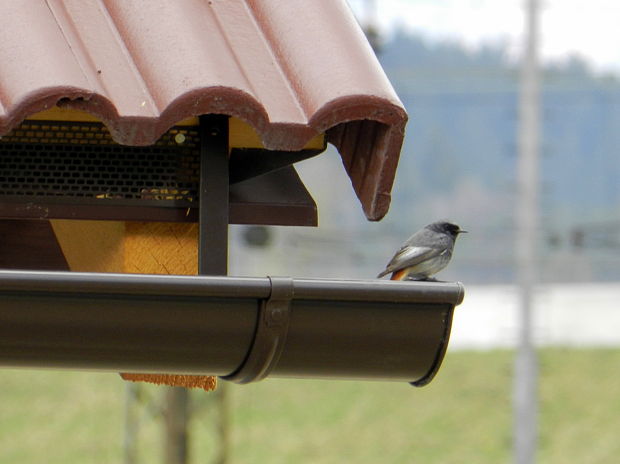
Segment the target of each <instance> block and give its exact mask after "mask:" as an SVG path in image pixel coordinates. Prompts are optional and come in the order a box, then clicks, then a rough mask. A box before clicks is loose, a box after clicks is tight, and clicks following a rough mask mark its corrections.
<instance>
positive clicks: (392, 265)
mask: <svg viewBox="0 0 620 464" xmlns="http://www.w3.org/2000/svg"><path fill="white" fill-rule="evenodd" d="M442 251H443V250H442V249H441V248H431V247H423V246H404V247H402V248H401V249H400V250H398V252H397V253H396V254H395V255H394V257H393V258H392V260H391V261H390V262H389V263H388V265H387V266H386V267H385V270H384V271H383V272H381V274H379V276H378V277H383V276H384V275H386V274H389V273H390V272H396V271H399V270H400V269H405V268H406V267H411V266H415V265H416V264H420V263H421V262H423V261H426V260H427V259H430V258H434V257H435V256H439V255H440V254H441V253H442Z"/></svg>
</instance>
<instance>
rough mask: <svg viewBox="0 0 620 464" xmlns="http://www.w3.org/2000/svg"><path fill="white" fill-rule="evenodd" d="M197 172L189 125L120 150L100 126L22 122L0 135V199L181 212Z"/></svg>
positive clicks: (193, 192) (195, 142) (195, 140)
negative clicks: (149, 204)
mask: <svg viewBox="0 0 620 464" xmlns="http://www.w3.org/2000/svg"><path fill="white" fill-rule="evenodd" d="M199 167H200V144H199V135H198V129H197V128H196V127H186V126H176V127H174V128H172V129H170V130H169V131H168V132H167V133H166V134H164V135H163V136H162V137H161V138H160V139H159V140H158V141H157V143H156V144H155V145H152V146H148V147H128V146H124V145H119V144H117V143H116V142H114V141H113V140H112V137H111V136H110V134H109V132H108V130H107V129H106V127H105V126H104V125H103V124H101V123H87V122H76V123H73V122H72V123H59V122H55V121H26V122H24V123H23V124H22V125H21V126H19V127H18V128H16V129H15V130H13V131H12V132H11V133H10V134H8V135H6V136H4V137H2V138H0V198H2V197H5V198H7V197H13V198H15V197H35V198H38V199H39V200H44V198H45V197H47V198H55V199H62V198H66V199H67V200H68V201H71V202H74V201H78V202H79V201H84V200H88V202H89V203H92V202H106V204H112V203H113V204H133V205H135V204H139V203H137V202H144V201H145V200H151V201H157V205H158V206H171V207H177V208H178V207H189V206H190V205H192V202H196V201H197V191H198V185H199Z"/></svg>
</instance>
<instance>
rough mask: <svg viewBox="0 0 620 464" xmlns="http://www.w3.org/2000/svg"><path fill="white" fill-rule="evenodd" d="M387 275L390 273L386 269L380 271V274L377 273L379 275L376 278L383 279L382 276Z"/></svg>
mask: <svg viewBox="0 0 620 464" xmlns="http://www.w3.org/2000/svg"><path fill="white" fill-rule="evenodd" d="M389 273H390V271H388V270H387V269H386V270H384V271H381V272H380V273H379V275H378V276H377V279H380V278H381V277H383V276H385V275H388V274H389Z"/></svg>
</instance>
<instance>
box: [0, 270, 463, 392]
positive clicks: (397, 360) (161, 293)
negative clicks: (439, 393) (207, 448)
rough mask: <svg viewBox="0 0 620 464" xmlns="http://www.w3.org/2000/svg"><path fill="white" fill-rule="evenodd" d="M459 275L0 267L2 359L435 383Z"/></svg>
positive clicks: (22, 363) (242, 375)
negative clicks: (447, 278)
mask: <svg viewBox="0 0 620 464" xmlns="http://www.w3.org/2000/svg"><path fill="white" fill-rule="evenodd" d="M463 294H464V293H463V286H462V285H461V284H460V283H451V282H395V281H394V282H393V281H382V280H327V279H297V278H290V277H211V276H208V277H207V276H168V275H166V276H164V275H141V274H97V273H74V272H51V273H50V272H31V271H0V366H5V367H33V368H60V369H88V370H104V371H113V372H144V373H158V372H161V373H185V374H204V375H218V376H221V377H222V378H224V379H226V380H230V381H234V382H237V383H248V382H252V381H256V380H260V379H262V378H265V377H267V376H273V377H299V378H342V379H375V380H401V381H402V380H404V381H407V382H411V383H412V384H413V385H417V386H420V385H424V384H426V383H428V382H429V381H430V380H431V379H432V378H433V376H434V375H435V373H436V372H437V370H438V369H439V367H440V365H441V361H442V359H443V355H444V353H445V350H446V348H447V345H448V339H449V335H450V325H451V321H452V314H453V310H454V307H455V306H456V305H458V304H460V303H461V302H462V300H463Z"/></svg>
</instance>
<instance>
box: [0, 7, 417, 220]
mask: <svg viewBox="0 0 620 464" xmlns="http://www.w3.org/2000/svg"><path fill="white" fill-rule="evenodd" d="M56 104H57V105H58V106H60V107H66V108H72V109H77V110H83V111H86V112H88V113H90V114H92V115H94V116H95V117H97V118H99V119H100V120H102V121H103V122H104V123H105V124H106V126H107V127H108V129H109V130H110V132H111V134H112V137H113V138H114V140H115V141H117V142H118V143H120V144H126V145H150V144H152V143H154V142H155V141H156V140H157V139H158V137H159V136H160V135H162V134H163V133H164V132H165V131H166V130H167V129H169V128H170V127H171V126H173V125H174V124H175V123H177V122H179V121H182V120H184V119H186V118H188V117H192V116H196V115H200V114H210V113H218V114H227V115H231V116H234V117H236V118H239V119H241V120H244V121H246V122H247V123H248V124H250V125H251V126H252V127H253V128H254V129H255V131H256V132H257V133H258V134H259V136H260V137H261V139H262V143H263V144H264V146H265V147H266V148H267V149H270V150H300V149H302V148H303V147H304V145H305V144H306V143H307V142H308V141H310V140H311V139H312V138H313V137H315V136H316V135H317V134H322V133H325V134H326V135H327V139H328V141H330V142H331V143H333V144H334V145H335V146H336V147H337V148H338V150H339V152H340V154H341V155H342V158H343V162H344V165H345V168H346V169H347V171H348V173H349V176H350V177H351V180H352V183H353V186H354V188H355V191H356V192H357V194H358V197H359V198H360V201H361V202H362V205H363V208H364V211H365V213H366V215H367V217H368V218H369V219H373V220H376V219H380V218H381V217H382V216H383V215H385V213H386V212H387V209H388V207H389V201H390V191H391V188H392V184H393V180H394V175H395V171H396V166H397V163H398V157H399V154H400V148H401V145H402V141H403V135H404V126H405V123H406V119H407V116H406V113H405V110H404V108H403V106H402V103H401V102H400V101H399V99H398V97H397V96H396V94H395V92H394V90H393V88H392V86H391V85H390V83H389V81H388V80H387V78H386V76H385V74H384V73H383V70H382V69H381V67H380V65H379V63H378V61H377V59H376V58H375V56H374V54H373V52H372V49H371V48H370V46H369V45H368V43H367V41H366V39H365V37H364V35H363V33H362V31H361V29H360V28H359V26H358V24H357V23H356V21H355V18H354V17H353V15H352V13H351V11H350V10H349V7H348V6H347V4H346V2H345V1H344V0H313V1H312V2H308V1H306V0H287V1H281V0H175V1H174V2H170V1H169V0H132V1H126V0H24V1H20V2H0V136H1V135H3V134H6V133H7V132H9V131H10V130H11V129H12V128H14V127H16V126H17V125H19V124H20V123H21V121H22V120H24V119H25V118H28V116H30V115H33V114H35V113H37V112H40V111H43V110H46V109H49V108H51V107H53V106H54V105H56Z"/></svg>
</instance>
